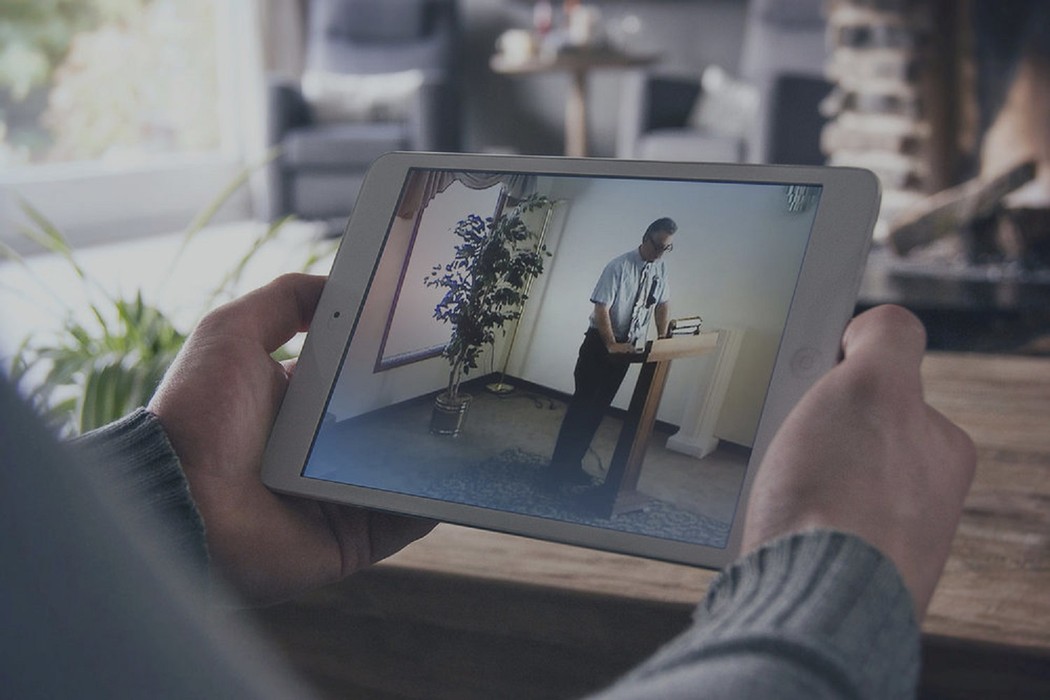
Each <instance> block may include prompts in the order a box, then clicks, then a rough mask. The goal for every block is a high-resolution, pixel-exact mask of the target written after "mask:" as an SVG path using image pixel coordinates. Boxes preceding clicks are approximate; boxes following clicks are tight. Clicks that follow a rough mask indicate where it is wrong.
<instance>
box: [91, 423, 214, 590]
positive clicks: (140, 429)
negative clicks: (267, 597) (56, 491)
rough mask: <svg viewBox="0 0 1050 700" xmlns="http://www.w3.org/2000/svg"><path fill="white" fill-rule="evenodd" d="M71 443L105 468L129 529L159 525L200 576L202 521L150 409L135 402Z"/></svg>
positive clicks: (203, 565) (204, 561) (204, 564)
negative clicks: (125, 508)
mask: <svg viewBox="0 0 1050 700" xmlns="http://www.w3.org/2000/svg"><path fill="white" fill-rule="evenodd" d="M70 446H71V448H72V449H73V450H75V451H79V452H81V454H82V455H83V456H84V457H86V458H87V461H90V462H92V463H94V464H96V465H97V466H98V468H100V469H104V470H106V471H107V472H108V473H109V476H110V479H109V481H108V482H107V483H108V484H109V485H110V487H112V488H116V489H117V490H118V491H119V492H120V493H118V498H120V499H121V500H122V501H123V502H124V503H125V504H127V506H128V509H129V511H130V517H131V519H132V522H131V523H129V524H130V525H131V526H132V528H133V529H137V528H138V527H139V526H142V525H143V524H144V523H146V522H147V521H153V522H152V523H150V525H149V527H155V526H159V528H160V530H161V532H160V535H161V536H162V537H163V538H164V541H165V542H164V544H165V546H166V547H167V548H168V551H169V552H172V553H175V555H176V556H178V557H181V558H182V560H184V561H187V562H190V563H191V564H192V565H194V566H195V568H196V569H197V573H198V574H201V575H203V576H206V574H207V569H208V549H207V545H206V543H205V539H204V521H203V520H202V519H201V516H200V513H199V512H198V510H197V506H196V504H195V503H194V502H193V498H192V497H191V495H190V489H189V485H188V484H187V483H186V477H185V475H184V474H183V472H182V467H181V465H180V464H179V458H178V457H177V456H176V454H175V450H174V449H173V448H172V446H171V443H170V442H169V441H168V436H167V434H166V433H165V432H164V428H163V427H162V426H161V424H160V421H158V420H157V417H156V416H154V415H153V414H152V413H150V412H149V411H147V410H146V409H144V408H140V409H138V410H136V411H134V412H133V413H130V414H128V415H127V416H125V417H124V418H121V419H120V420H118V421H116V422H114V423H110V424H109V425H106V426H104V427H102V428H99V429H97V430H93V431H91V432H88V433H85V434H84V435H82V436H80V437H78V438H76V439H74V440H73V441H72V442H71V445H70Z"/></svg>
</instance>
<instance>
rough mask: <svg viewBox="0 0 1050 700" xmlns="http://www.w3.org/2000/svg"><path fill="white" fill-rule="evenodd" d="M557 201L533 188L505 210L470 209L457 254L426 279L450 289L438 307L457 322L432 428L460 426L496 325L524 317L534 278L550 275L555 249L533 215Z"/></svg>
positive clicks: (454, 430) (459, 228)
mask: <svg viewBox="0 0 1050 700" xmlns="http://www.w3.org/2000/svg"><path fill="white" fill-rule="evenodd" d="M549 205H550V199H549V198H547V197H545V196H543V195H539V194H532V195H529V196H527V197H525V198H524V199H522V200H521V201H519V202H518V203H517V204H516V205H515V206H514V207H513V208H512V209H511V210H510V211H509V212H503V213H501V214H499V215H498V216H495V217H487V218H482V217H481V216H479V215H477V214H471V215H469V216H467V217H466V218H465V219H462V220H461V221H459V222H458V223H457V224H456V228H455V229H454V231H453V233H454V234H455V235H456V237H457V238H459V240H460V242H459V243H458V244H457V245H456V246H455V252H454V254H453V256H452V259H451V260H450V261H449V262H447V263H445V264H443V265H441V264H439V265H435V266H434V269H433V270H432V271H431V273H430V274H429V275H427V277H426V278H425V279H424V284H425V285H426V286H428V287H439V288H443V289H444V290H445V295H444V297H442V299H441V301H440V302H438V304H437V305H436V306H435V307H434V318H436V319H437V320H439V321H442V322H444V323H447V324H449V325H450V326H451V327H452V335H451V337H450V339H449V342H448V344H447V345H445V348H444V350H443V351H442V355H443V356H444V357H445V358H446V359H448V361H449V365H450V368H449V374H448V386H447V387H446V389H445V390H444V391H443V392H441V393H440V394H438V396H437V397H436V398H435V401H434V408H433V412H432V414H431V422H430V431H431V432H432V433H436V434H439V435H452V436H455V435H458V434H459V433H460V431H461V430H462V427H463V421H464V419H465V417H466V413H467V409H468V408H469V406H470V402H471V399H472V397H471V396H470V395H469V394H466V393H465V392H461V391H460V384H461V382H462V381H463V377H464V376H465V375H467V374H469V373H470V371H471V370H474V369H477V367H478V360H479V358H480V357H481V355H482V353H483V352H484V349H485V347H486V346H487V345H489V344H491V343H493V342H494V341H495V339H496V331H497V330H499V329H501V328H503V326H504V325H506V324H507V323H509V322H513V321H516V320H518V319H519V318H520V317H521V313H522V309H523V307H524V303H525V300H526V299H527V289H528V282H529V280H530V279H532V278H533V277H535V276H537V275H540V274H542V272H543V267H544V262H545V259H546V258H547V257H548V256H549V255H550V253H548V252H547V248H546V246H545V245H543V244H542V242H541V241H540V240H539V237H540V232H539V231H533V230H531V229H530V228H529V226H528V225H527V224H526V222H525V215H526V214H527V213H529V212H531V211H534V210H536V209H540V208H544V207H547V206H549Z"/></svg>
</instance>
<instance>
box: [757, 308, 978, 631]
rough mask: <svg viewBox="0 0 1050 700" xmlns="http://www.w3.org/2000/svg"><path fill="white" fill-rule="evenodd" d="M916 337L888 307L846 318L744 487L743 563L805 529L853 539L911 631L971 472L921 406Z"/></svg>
mask: <svg viewBox="0 0 1050 700" xmlns="http://www.w3.org/2000/svg"><path fill="white" fill-rule="evenodd" d="M925 345H926V334H925V330H924V329H923V327H922V324H921V323H920V322H919V320H918V319H917V318H915V316H913V315H912V314H911V313H909V312H908V311H906V310H904V309H902V308H900V307H895V306H883V307H879V308H876V309H872V310H871V311H868V312H866V313H864V314H861V315H860V316H858V317H857V318H855V319H854V320H853V321H852V322H851V323H850V325H849V326H848V327H847V328H846V332H845V334H844V335H843V340H842V349H843V354H844V357H843V360H842V362H841V363H840V364H839V365H838V366H837V367H835V368H834V369H832V370H831V371H830V372H829V373H828V374H827V375H826V376H825V377H823V378H822V379H821V380H820V381H819V382H818V383H817V384H816V385H815V386H814V387H813V388H812V389H811V390H810V391H809V392H807V394H806V395H805V396H804V397H803V399H802V401H800V402H799V404H798V405H797V406H796V407H795V408H794V410H793V411H792V412H791V414H790V415H789V416H788V418H787V420H786V421H784V424H783V425H782V426H781V427H780V430H779V431H778V432H777V435H776V437H775V438H774V439H773V441H772V443H771V444H770V446H769V451H768V452H767V453H766V456H765V458H764V459H763V461H762V465H761V467H760V468H759V472H758V473H757V474H756V476H755V482H754V486H753V488H752V491H751V498H750V503H749V505H748V512H747V519H746V522H745V526H744V541H743V551H744V552H747V551H749V550H752V549H754V548H756V547H758V546H759V545H760V544H762V543H764V542H766V541H769V540H771V539H773V538H776V537H779V536H782V535H787V534H790V533H792V532H797V531H801V530H807V529H814V528H831V529H836V530H842V531H845V532H851V533H853V534H856V535H858V536H860V537H862V538H863V539H865V540H866V541H868V542H869V543H871V544H872V545H874V546H875V547H877V548H878V549H879V550H880V551H881V552H882V553H883V554H885V555H886V556H888V557H889V558H890V559H891V560H892V561H893V562H894V564H896V566H897V568H898V570H899V571H900V573H901V575H902V577H903V579H904V582H905V585H906V586H907V587H908V589H909V591H910V592H911V594H912V598H913V599H914V602H915V608H916V614H917V615H918V618H919V619H920V620H921V619H922V617H923V616H924V615H925V612H926V608H927V606H928V605H929V602H930V598H931V596H932V595H933V590H934V588H935V587H936V585H937V580H938V579H939V578H940V575H941V571H942V570H943V568H944V564H945V562H946V560H947V558H948V550H949V548H950V546H951V541H952V537H953V535H954V533H955V529H956V527H957V526H958V523H959V518H960V516H961V513H962V504H963V499H964V498H965V497H966V493H967V491H968V490H969V487H970V482H971V481H972V479H973V474H974V470H975V468H976V451H975V449H974V445H973V442H972V441H971V440H970V438H969V436H967V435H966V433H964V432H963V431H962V430H961V429H959V428H958V427H957V426H955V425H954V424H953V423H951V422H950V421H949V420H948V419H947V418H945V417H944V416H943V415H941V414H940V413H938V412H937V411H936V410H934V409H933V408H931V407H930V406H929V405H927V404H926V402H925V401H924V399H923V393H922V382H921V377H920V374H919V366H920V363H921V361H922V356H923V352H924V351H925Z"/></svg>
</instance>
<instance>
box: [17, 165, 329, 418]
mask: <svg viewBox="0 0 1050 700" xmlns="http://www.w3.org/2000/svg"><path fill="white" fill-rule="evenodd" d="M269 157H272V156H268V157H267V160H268V159H269ZM256 167H257V166H247V167H246V168H245V169H244V170H243V171H242V172H241V173H239V174H238V176H237V177H235V178H234V179H233V180H232V181H231V182H230V183H229V184H228V185H227V186H226V187H225V188H224V189H223V190H222V191H221V192H220V193H219V194H218V195H217V196H216V198H215V199H214V200H213V201H212V202H210V203H209V204H208V205H207V206H205V207H204V208H203V209H202V210H201V211H200V212H199V213H198V214H197V216H196V217H194V219H193V221H191V222H190V224H189V225H188V227H187V228H186V230H185V232H184V233H183V236H182V242H181V245H180V248H179V250H178V252H177V253H176V255H175V258H174V259H173V260H172V261H170V262H169V263H168V265H167V267H168V270H169V273H170V271H171V270H172V269H173V268H174V267H175V265H176V264H177V263H178V261H179V260H180V259H181V257H182V254H183V252H184V251H185V250H186V248H187V246H188V245H189V243H190V242H191V241H192V240H193V239H194V238H195V237H196V235H197V234H198V233H200V232H201V231H202V230H203V229H204V228H205V227H206V226H207V225H208V224H209V223H210V222H211V221H212V220H213V218H214V216H215V215H216V213H217V212H218V210H219V209H220V208H221V207H222V205H223V204H225V203H226V201H227V200H229V199H230V197H231V196H232V195H233V194H234V193H235V192H236V191H237V190H238V189H240V188H241V187H243V186H244V184H245V183H246V182H247V181H248V178H249V177H250V175H251V173H252V172H253V171H254V170H255V168H256ZM21 208H22V211H23V212H24V213H25V214H26V217H27V220H28V223H27V224H24V225H21V226H20V232H21V233H22V235H23V236H25V237H26V238H28V239H30V240H32V241H34V242H35V243H36V244H37V245H39V246H40V247H41V248H42V249H44V250H45V251H48V252H50V253H52V254H54V255H57V256H59V257H60V258H61V259H63V260H64V261H65V262H66V263H67V264H68V265H69V267H70V268H71V270H72V271H73V272H74V274H75V275H76V277H77V280H78V281H79V283H80V285H81V287H82V289H83V294H82V296H83V298H84V299H86V300H87V302H88V317H86V318H80V317H78V314H77V313H75V311H74V306H73V305H72V304H71V303H69V302H68V301H67V300H59V301H60V302H62V303H63V304H64V305H65V307H66V308H65V311H64V319H63V322H62V325H61V327H60V328H59V329H57V331H56V332H55V333H49V334H44V335H33V336H30V337H28V338H26V339H25V340H23V341H22V343H21V345H20V347H19V349H18V351H17V352H16V354H15V356H14V358H12V361H11V363H10V366H9V367H8V374H9V376H10V378H11V380H12V382H13V383H15V384H16V385H17V386H19V388H20V389H21V390H22V392H23V394H24V395H25V397H26V399H27V400H28V401H29V402H30V404H31V405H33V407H34V408H35V409H36V410H37V412H38V413H39V414H41V415H42V416H44V417H45V418H46V419H47V420H48V422H49V423H50V424H51V425H52V427H54V428H55V429H56V430H58V431H59V432H60V433H62V434H65V435H75V434H79V433H82V432H86V431H88V430H91V429H93V428H96V427H99V426H102V425H105V424H107V423H109V422H111V421H113V420H116V419H117V418H120V417H121V416H123V415H125V414H127V413H128V412H130V411H131V410H133V409H134V408H136V407H138V406H141V405H144V404H145V403H146V402H147V401H148V400H149V398H150V397H151V396H152V394H153V392H154V390H155V389H156V388H157V385H158V384H159V383H160V380H161V378H162V377H163V375H164V372H165V371H166V370H167V368H168V365H170V364H171V361H172V360H173V359H174V358H175V355H176V354H177V353H178V351H179V349H180V348H181V347H182V344H183V342H184V341H185V339H186V335H187V333H186V332H184V331H183V330H180V329H179V328H177V327H176V325H175V324H174V323H173V322H172V321H171V320H170V319H169V318H168V317H167V315H166V314H165V313H164V312H163V311H161V310H160V309H159V308H157V307H156V306H155V305H153V304H151V303H149V302H147V301H145V300H144V299H143V295H142V293H141V291H140V290H139V291H136V292H134V294H133V295H130V296H127V297H119V296H114V295H113V294H111V293H109V292H107V291H106V290H105V289H104V286H103V285H102V284H100V283H99V281H98V280H95V279H93V278H92V277H91V276H90V274H89V273H88V272H87V271H85V270H84V268H83V267H82V266H81V265H80V263H79V261H78V260H77V257H76V254H75V252H74V251H73V249H72V248H71V246H70V245H69V243H68V242H67V240H66V238H65V236H64V235H63V234H62V232H61V231H60V230H59V229H58V228H57V227H56V226H55V225H54V224H53V223H52V222H51V221H49V220H48V219H47V218H46V216H45V215H44V214H42V213H41V212H40V211H38V210H37V209H35V208H34V207H33V206H32V205H30V204H29V203H28V202H26V201H24V200H23V201H22V202H21ZM288 218H290V217H288ZM288 218H284V219H280V220H278V221H275V222H273V223H272V224H270V225H269V226H268V227H266V228H265V229H264V230H262V231H261V232H260V233H259V234H258V235H257V236H256V238H255V239H254V240H253V241H252V242H251V244H250V246H249V248H248V250H247V251H246V252H245V253H244V255H243V256H242V257H241V258H240V259H239V260H236V261H234V262H233V264H232V266H231V268H230V270H229V271H228V272H227V274H226V276H225V277H224V278H223V279H222V280H221V281H220V283H219V284H218V285H217V286H216V287H215V288H214V289H213V290H212V291H211V292H210V294H209V297H208V300H207V302H206V303H205V304H204V306H203V308H202V309H201V310H200V313H199V316H200V315H203V314H204V313H206V312H207V311H208V310H209V309H210V308H212V307H213V306H215V305H216V304H217V303H218V302H219V301H220V300H222V299H224V298H225V297H227V296H230V295H232V294H233V290H234V288H235V287H236V285H237V283H238V281H239V279H240V277H241V274H242V272H243V271H244V269H245V267H246V265H247V264H248V262H249V261H250V260H251V259H252V257H253V256H254V255H255V254H256V253H257V252H258V251H259V250H260V249H261V248H262V247H263V246H265V245H266V244H267V242H269V241H271V240H272V239H274V238H275V237H276V235H277V234H278V232H279V231H280V229H281V228H282V227H283V226H284V224H285V223H286V222H287V221H288ZM328 247H331V246H328ZM325 254H326V251H322V250H321V249H320V247H318V248H316V249H314V250H312V251H310V253H309V257H308V258H307V260H306V262H305V263H304V265H303V267H304V269H305V268H307V267H310V266H311V265H312V264H313V262H315V261H316V260H317V259H318V258H319V257H321V256H322V255H325ZM4 258H7V259H9V260H11V261H13V262H15V263H16V264H19V265H21V266H23V267H28V266H27V264H26V261H25V260H24V259H23V258H22V257H21V256H20V255H18V254H17V253H16V252H15V251H14V250H13V249H11V248H9V247H6V246H0V259H4ZM37 281H38V282H39V283H40V284H42V285H43V284H45V282H44V280H40V279H38V280H37ZM48 291H50V290H48ZM277 355H278V356H281V357H287V356H288V353H287V352H284V351H283V350H282V351H278V353H277Z"/></svg>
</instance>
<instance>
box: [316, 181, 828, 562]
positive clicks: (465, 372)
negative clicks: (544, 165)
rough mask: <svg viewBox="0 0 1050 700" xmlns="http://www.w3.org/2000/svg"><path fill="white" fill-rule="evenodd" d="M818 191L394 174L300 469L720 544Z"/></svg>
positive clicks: (789, 186)
mask: <svg viewBox="0 0 1050 700" xmlns="http://www.w3.org/2000/svg"><path fill="white" fill-rule="evenodd" d="M821 191H822V188H821V187H820V186H819V185H799V184H793V183H784V182H768V183H756V182H729V181H696V180H669V179H649V178H637V177H630V178H626V177H594V176H573V175H564V174H542V173H540V174H536V173H528V174H525V173H520V172H515V173H503V172H480V171H465V170H437V169H418V168H417V169H412V170H410V171H409V173H408V175H407V177H406V179H405V182H404V185H403V187H402V191H401V196H400V198H399V200H398V204H397V207H396V209H395V211H392V212H390V219H389V228H388V230H387V232H386V236H385V239H384V243H383V246H382V253H381V255H380V257H379V259H378V262H377V264H376V267H375V271H374V274H373V277H372V280H371V282H370V284H369V287H368V292H367V294H366V296H365V298H364V300H363V302H362V303H361V305H360V307H359V309H358V311H357V318H356V319H355V322H354V325H353V330H352V332H351V334H350V336H349V341H348V343H347V346H346V348H345V351H344V355H343V359H342V362H341V364H340V368H339V371H338V374H337V377H336V381H335V382H334V383H333V385H332V388H331V392H330V395H329V397H328V400H327V403H326V408H325V411H324V417H323V420H322V421H321V422H320V425H318V427H317V430H316V432H315V435H314V439H313V444H312V447H311V449H310V452H309V456H308V459H307V461H306V464H305V466H304V468H303V471H302V476H304V477H308V478H311V479H317V480H324V481H330V482H338V483H341V484H348V485H353V486H360V487H365V488H369V489H377V490H380V491H384V492H392V493H398V494H405V495H409V496H415V497H420V498H425V499H436V500H441V501H446V502H451V503H457V504H462V505H465V506H473V507H478V508H483V509H491V510H496V511H505V512H511V513H516V514H519V515H524V516H536V517H541V518H545V519H553V520H557V521H564V522H570V523H576V524H579V525H584V526H591V527H595V528H602V529H606V530H612V531H618V532H624V533H632V534H638V535H644V536H650V537H657V538H662V539H667V540H674V541H679V542H686V543H695V544H700V545H705V546H708V547H715V548H722V547H725V546H726V544H727V541H728V538H729V532H730V528H731V525H732V523H733V518H734V513H735V512H736V509H737V507H738V501H739V498H740V494H741V488H742V485H743V483H744V478H745V474H746V471H747V469H748V463H749V461H750V455H751V450H752V446H753V445H754V442H755V435H756V431H757V428H758V423H759V419H760V417H761V415H762V409H763V405H764V402H765V400H766V395H767V392H768V389H769V384H770V379H771V376H772V373H773V367H774V363H775V360H776V357H777V352H778V348H779V345H780V342H781V338H782V335H783V332H784V328H785V324H786V320H787V315H788V310H789V308H790V306H791V301H792V296H793V294H794V291H795V288H796V285H797V284H798V280H799V272H800V269H801V266H802V262H803V257H804V255H805V252H806V248H807V243H808V241H809V237H810V235H811V232H812V229H813V223H814V219H815V216H816V211H817V209H818V206H819V203H820V196H821Z"/></svg>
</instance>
